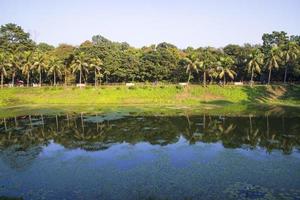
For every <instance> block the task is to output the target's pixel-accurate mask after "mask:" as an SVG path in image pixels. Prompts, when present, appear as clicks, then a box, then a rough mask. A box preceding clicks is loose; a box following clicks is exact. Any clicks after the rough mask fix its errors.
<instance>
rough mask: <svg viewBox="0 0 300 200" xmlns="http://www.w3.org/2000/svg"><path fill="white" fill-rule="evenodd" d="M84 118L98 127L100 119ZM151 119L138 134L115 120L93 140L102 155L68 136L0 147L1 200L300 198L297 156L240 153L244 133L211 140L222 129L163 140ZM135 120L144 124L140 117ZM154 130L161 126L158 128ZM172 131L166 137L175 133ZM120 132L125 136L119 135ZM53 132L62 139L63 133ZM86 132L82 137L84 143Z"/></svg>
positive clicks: (259, 151)
mask: <svg viewBox="0 0 300 200" xmlns="http://www.w3.org/2000/svg"><path fill="white" fill-rule="evenodd" d="M116 116H117V117H116ZM116 116H114V115H111V116H109V117H106V118H105V120H107V119H111V118H113V117H114V118H117V119H118V120H125V119H126V118H119V116H118V115H116ZM85 119H89V120H92V121H94V120H97V121H99V120H100V121H101V120H103V116H102V117H100V118H88V117H86V118H85ZM200 119H202V118H200ZM200 119H197V120H195V121H199V120H200ZM151 120H152V119H151ZM151 120H148V119H146V118H143V121H144V123H147V124H143V125H141V127H140V128H137V130H135V129H134V128H135V127H134V128H132V127H130V126H129V125H128V124H127V123H124V124H123V125H122V124H121V121H114V122H113V123H114V124H115V126H116V128H117V130H118V131H116V132H108V134H107V135H104V136H103V137H100V139H99V138H96V139H95V141H96V142H99V140H101V141H102V140H103V141H105V139H106V138H107V140H108V141H111V142H108V143H109V145H110V146H109V148H107V149H101V150H96V151H87V150H84V148H83V147H82V146H80V145H78V144H83V145H87V146H89V145H92V144H94V143H93V142H95V141H94V140H91V139H85V140H84V139H82V138H81V139H74V138H73V139H72V140H71V139H70V140H68V137H67V136H65V137H61V138H60V137H58V139H56V140H55V139H49V140H48V143H46V142H45V143H43V142H41V143H38V145H37V144H35V143H33V144H32V145H29V147H22V148H19V147H17V146H14V145H11V146H10V148H3V149H1V152H0V196H1V195H6V196H23V197H25V199H43V198H44V199H62V198H63V197H64V198H65V199H147V198H148V199H149V198H152V199H226V198H229V199H230V198H231V199H236V198H244V197H245V196H247V195H249V197H251V198H252V199H255V198H256V197H261V198H263V199H264V198H265V199H267V198H269V197H272V198H273V197H274V198H277V199H283V198H284V197H289V198H291V199H292V198H294V197H297V196H299V195H300V191H299V188H300V173H299V169H300V168H299V166H300V154H299V151H297V150H293V151H292V152H291V153H290V154H289V155H285V154H283V153H282V151H281V150H278V149H274V150H272V152H271V153H268V152H267V151H266V148H262V147H256V148H254V149H251V148H244V147H245V146H246V145H244V144H242V143H243V140H242V139H243V137H239V136H240V135H239V134H243V132H242V131H240V130H239V131H238V132H236V133H234V134H233V133H232V135H230V137H229V136H227V135H225V136H224V137H219V138H218V137H217V136H215V135H214V134H219V135H221V136H222V134H221V133H220V132H218V131H219V130H220V128H219V125H218V126H217V129H215V130H214V131H212V133H211V134H213V136H212V137H206V138H205V140H197V139H195V141H193V142H191V141H192V140H191V139H189V137H190V135H188V136H187V135H184V132H183V131H182V133H181V132H180V134H177V132H175V133H174V134H173V135H172V134H168V131H166V130H169V126H168V127H167V128H165V129H164V130H163V132H158V133H157V134H153V132H155V133H156V132H157V131H160V130H159V129H154V130H153V129H151V126H150V125H151V123H149V122H151ZM156 120H157V119H156ZM207 120H208V119H207ZM217 120H219V119H217ZM137 121H139V122H140V121H141V120H140V119H139V118H138V119H137ZM158 121H159V120H158ZM192 121H193V119H191V122H192ZM226 121H230V120H228V119H226ZM125 122H127V121H125ZM130 122H131V123H132V121H130ZM162 122H163V123H162V124H168V123H166V122H165V121H162ZM64 123H65V122H64ZM86 123H87V122H86ZM93 123H94V122H93ZM174 123H175V122H174ZM174 123H173V124H174ZM176 123H180V124H179V126H178V127H179V128H180V126H183V125H184V124H183V123H186V119H184V120H178V121H176ZM246 123H247V124H248V121H246ZM78 124H80V123H78ZM110 124H112V122H110ZM170 124H171V125H173V124H172V123H170ZM92 125H94V124H88V125H87V124H86V125H85V126H86V127H85V131H87V132H88V130H89V129H88V128H89V126H92ZM133 125H135V124H134V123H133ZM200 125H201V124H200ZM36 126H38V124H36ZM118 126H121V128H119V127H118ZM191 126H192V123H191ZM197 126H199V123H198V124H197ZM60 127H61V124H60ZM78 127H79V128H78V129H79V130H81V127H80V126H78ZM143 127H147V128H146V130H145V131H146V132H142V133H141V131H142V130H143V129H142V128H143ZM148 127H150V129H149V128H148ZM153 127H162V128H164V127H163V125H161V124H154V125H153ZM170 127H171V128H172V129H171V131H170V132H171V133H172V131H174V130H177V129H176V128H178V127H175V128H174V127H173V126H170ZM52 128H53V127H52ZM179 128H178V129H179ZM125 129H126V130H127V129H128V130H129V131H128V133H124V135H118V133H119V132H120V131H121V130H123V131H124V130H125ZM54 130H56V125H55V124H54ZM110 130H111V129H110ZM134 130H135V131H136V132H133V131H134ZM224 130H225V128H224ZM94 131H95V130H94V129H93V130H92V133H94ZM192 131H194V132H201V133H203V134H198V135H196V136H195V138H197V137H199V138H200V137H204V136H205V135H204V134H205V132H206V131H203V130H200V131H199V130H198V129H194V130H193V129H192ZM192 131H190V132H192ZM246 131H247V130H246ZM71 133H72V134H75V133H74V132H73V131H71ZM121 133H122V132H121ZM57 134H61V135H62V136H64V135H63V134H64V133H57ZM80 134H81V135H80ZM89 134H91V133H85V135H84V134H82V133H79V135H80V136H82V135H83V136H82V137H84V136H86V137H87V138H88V136H89ZM102 134H103V133H102ZM113 134H115V135H113ZM129 134H132V135H131V136H130V135H129ZM134 134H136V135H134ZM151 134H153V135H151ZM163 134H165V135H163ZM176 134H177V135H176ZM96 136H97V134H96ZM113 136H114V137H115V138H114V137H113ZM134 136H135V137H134ZM159 136H161V137H159ZM69 137H71V136H69ZM215 137H216V138H215ZM263 137H264V136H262V138H263ZM276 137H278V138H279V136H276ZM36 139H39V138H38V137H37V138H34V140H36ZM59 139H60V140H59ZM62 141H64V142H65V143H64V142H62ZM125 141H126V142H125ZM127 141H131V143H129V142H127ZM228 141H229V142H228ZM225 142H227V145H228V143H233V144H234V145H236V144H241V147H238V148H236V147H235V146H234V145H233V146H234V147H232V146H229V147H228V146H227V147H226V148H225V147H224V146H226V145H224V143H225ZM153 144H155V145H153ZM22 152H23V153H22ZM25 152H26V153H25ZM22 165H23V168H22ZM280 195H281V196H280ZM245 199H247V198H245ZM248 199H249V198H248Z"/></svg>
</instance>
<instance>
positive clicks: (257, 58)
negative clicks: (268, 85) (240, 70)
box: [247, 49, 264, 87]
mask: <svg viewBox="0 0 300 200" xmlns="http://www.w3.org/2000/svg"><path fill="white" fill-rule="evenodd" d="M247 60H248V63H247V68H248V73H250V74H251V81H250V84H251V87H252V86H253V77H254V73H255V72H257V73H258V74H260V72H261V69H260V67H261V66H262V65H263V62H264V55H263V53H262V52H261V51H260V50H259V49H255V50H253V51H252V52H251V53H250V55H249V58H248V59H247Z"/></svg>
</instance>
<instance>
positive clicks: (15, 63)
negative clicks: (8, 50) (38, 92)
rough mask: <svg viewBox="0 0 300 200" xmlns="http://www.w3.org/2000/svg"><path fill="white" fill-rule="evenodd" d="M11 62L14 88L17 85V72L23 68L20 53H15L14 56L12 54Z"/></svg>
mask: <svg viewBox="0 0 300 200" xmlns="http://www.w3.org/2000/svg"><path fill="white" fill-rule="evenodd" d="M9 60H10V61H9V62H10V64H11V67H10V69H11V76H12V77H11V84H12V86H14V84H15V76H16V73H17V71H18V70H19V69H20V68H21V61H22V58H21V55H20V54H19V53H18V52H14V53H12V54H10V58H9Z"/></svg>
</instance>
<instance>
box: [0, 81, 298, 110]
mask: <svg viewBox="0 0 300 200" xmlns="http://www.w3.org/2000/svg"><path fill="white" fill-rule="evenodd" d="M91 104H92V105H97V106H107V105H119V106H123V105H127V106H130V105H138V106H139V105H141V106H143V105H160V106H162V105H176V106H194V105H202V104H215V105H228V104H272V105H289V106H299V105H300V86H278V85H276V86H275V85H274V86H255V87H253V88H251V87H248V86H225V87H221V86H216V85H211V86H208V87H206V88H204V87H202V86H198V85H190V86H189V87H179V86H176V85H166V86H147V85H144V86H133V87H125V86H101V87H97V88H94V87H86V88H82V89H80V88H75V87H57V88H55V87H42V88H4V89H1V90H0V108H1V107H2V108H3V107H13V106H24V105H27V106H33V105H35V106H38V105H91Z"/></svg>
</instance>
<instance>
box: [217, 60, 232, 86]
mask: <svg viewBox="0 0 300 200" xmlns="http://www.w3.org/2000/svg"><path fill="white" fill-rule="evenodd" d="M218 65H219V66H218V68H217V70H218V71H219V78H223V81H224V83H223V84H224V85H225V84H226V75H227V76H229V78H231V79H232V80H233V79H234V76H236V72H235V71H234V70H233V69H232V68H233V67H235V66H234V60H233V59H232V58H231V57H229V56H221V57H220V61H219V62H218Z"/></svg>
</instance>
